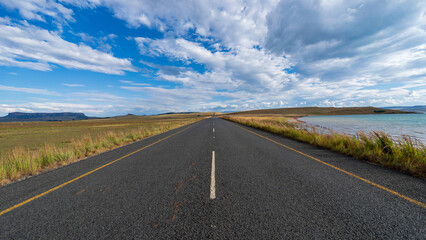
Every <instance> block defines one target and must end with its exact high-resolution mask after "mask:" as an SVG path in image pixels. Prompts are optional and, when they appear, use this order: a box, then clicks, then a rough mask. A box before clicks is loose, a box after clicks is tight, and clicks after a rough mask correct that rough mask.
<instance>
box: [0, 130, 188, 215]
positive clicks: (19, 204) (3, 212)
mask: <svg viewBox="0 0 426 240" xmlns="http://www.w3.org/2000/svg"><path fill="white" fill-rule="evenodd" d="M193 126H195V125H192V126H190V127H187V128H185V129H182V130H180V131H178V132H176V133H173V134H172V135H170V136H167V137H165V138H162V139H160V140H158V141H156V142H153V143H151V144H149V145H147V146H145V147H143V148H140V149H138V150H136V151H134V152H131V153H129V154H127V155H124V156H122V157H121V158H118V159H116V160H114V161H112V162H109V163H107V164H104V165H102V166H100V167H98V168H95V169H93V170H92V171H89V172H87V173H85V174H82V175H80V176H78V177H76V178H73V179H71V180H69V181H68V182H65V183H62V184H61V185H58V186H56V187H54V188H51V189H49V190H47V191H45V192H43V193H40V194H38V195H36V196H34V197H32V198H29V199H27V200H25V201H23V202H21V203H18V204H16V205H14V206H12V207H10V208H7V209H5V210H3V211H1V212H0V216H1V215H3V214H5V213H8V212H10V211H12V210H14V209H16V208H19V207H21V206H23V205H25V204H27V203H29V202H32V201H34V200H36V199H38V198H41V197H43V196H45V195H47V194H49V193H51V192H53V191H56V190H58V189H60V188H62V187H65V186H66V185H68V184H70V183H73V182H75V181H77V180H79V179H81V178H83V177H85V176H87V175H89V174H92V173H94V172H96V171H99V170H101V169H102V168H104V167H107V166H109V165H111V164H113V163H116V162H118V161H120V160H122V159H124V158H126V157H128V156H130V155H133V154H135V153H137V152H139V151H142V150H144V149H146V148H149V147H151V146H153V145H155V144H157V143H159V142H161V141H164V140H166V139H167V138H170V137H172V136H174V135H176V134H178V133H181V132H183V131H185V130H187V129H188V128H191V127H193Z"/></svg>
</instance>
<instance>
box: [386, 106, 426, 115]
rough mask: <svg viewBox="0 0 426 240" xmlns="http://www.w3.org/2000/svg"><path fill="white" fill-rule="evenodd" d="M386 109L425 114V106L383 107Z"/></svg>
mask: <svg viewBox="0 0 426 240" xmlns="http://www.w3.org/2000/svg"><path fill="white" fill-rule="evenodd" d="M384 108H386V109H393V110H400V111H408V112H422V113H425V112H426V105H419V106H396V107H384Z"/></svg>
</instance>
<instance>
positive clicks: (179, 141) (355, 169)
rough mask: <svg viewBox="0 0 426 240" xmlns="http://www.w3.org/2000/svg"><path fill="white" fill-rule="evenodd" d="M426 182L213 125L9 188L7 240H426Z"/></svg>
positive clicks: (5, 192) (3, 197) (1, 203)
mask: <svg viewBox="0 0 426 240" xmlns="http://www.w3.org/2000/svg"><path fill="white" fill-rule="evenodd" d="M424 203H426V181H425V180H424V179H420V178H417V177H412V176H408V175H405V174H402V173H399V172H398V171H394V170H390V169H385V168H382V167H379V166H375V165H372V164H369V163H366V162H363V161H359V160H355V159H352V158H349V157H346V156H343V155H340V154H337V153H332V152H330V151H327V150H323V149H319V148H316V147H313V146H310V145H307V144H303V143H299V142H296V141H293V140H289V139H286V138H282V137H279V136H276V135H273V134H270V133H266V132H263V131H259V130H255V129H251V128H248V127H245V126H241V125H237V124H234V123H231V122H228V121H225V120H222V119H219V118H215V117H213V118H209V119H206V120H203V121H200V122H197V123H194V124H191V125H189V126H185V127H182V128H179V129H175V130H172V131H169V132H167V133H163V134H160V135H157V136H154V137H151V138H148V139H145V140H142V141H139V142H136V143H134V144H130V145H127V146H124V147H120V148H118V149H115V150H112V151H109V152H106V153H103V154H100V155H97V156H93V157H90V158H88V159H86V160H83V161H80V162H77V163H74V164H71V165H68V166H65V167H62V168H60V169H56V170H53V171H49V172H46V173H43V174H40V175H38V176H34V177H31V178H29V179H27V180H24V181H20V182H15V183H13V184H9V185H7V186H4V187H2V188H0V212H1V213H0V214H1V215H0V239H426V227H425V226H426V221H425V220H426V207H425V204H424Z"/></svg>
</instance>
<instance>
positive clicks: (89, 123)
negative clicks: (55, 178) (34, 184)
mask: <svg viewBox="0 0 426 240" xmlns="http://www.w3.org/2000/svg"><path fill="white" fill-rule="evenodd" d="M209 116H211V113H193V114H167V115H157V116H123V117H115V118H107V119H91V120H78V121H62V122H13V123H0V184H5V183H8V182H10V181H11V180H16V179H19V178H22V177H24V176H28V175H34V174H37V173H39V172H42V171H44V170H46V169H51V168H55V167H57V166H61V165H65V164H68V163H70V162H74V161H77V160H79V159H82V158H85V157H87V156H90V155H93V154H97V153H100V152H103V151H106V150H109V149H112V148H115V147H118V146H121V145H124V144H127V143H131V142H134V141H137V140H140V139H142V138H146V137H149V136H152V135H155V134H158V133H161V132H165V131H168V130H171V129H173V128H177V127H180V126H184V125H187V124H190V123H193V122H195V121H198V120H201V119H203V118H206V117H209Z"/></svg>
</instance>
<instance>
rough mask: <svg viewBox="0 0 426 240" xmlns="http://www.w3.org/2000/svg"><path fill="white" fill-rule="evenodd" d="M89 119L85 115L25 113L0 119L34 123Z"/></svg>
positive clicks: (0, 118)
mask: <svg viewBox="0 0 426 240" xmlns="http://www.w3.org/2000/svg"><path fill="white" fill-rule="evenodd" d="M84 119H89V117H88V116H86V115H85V114H84V113H73V112H62V113H23V112H12V113H9V114H8V115H7V116H5V117H0V122H33V121H70V120H84Z"/></svg>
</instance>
